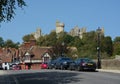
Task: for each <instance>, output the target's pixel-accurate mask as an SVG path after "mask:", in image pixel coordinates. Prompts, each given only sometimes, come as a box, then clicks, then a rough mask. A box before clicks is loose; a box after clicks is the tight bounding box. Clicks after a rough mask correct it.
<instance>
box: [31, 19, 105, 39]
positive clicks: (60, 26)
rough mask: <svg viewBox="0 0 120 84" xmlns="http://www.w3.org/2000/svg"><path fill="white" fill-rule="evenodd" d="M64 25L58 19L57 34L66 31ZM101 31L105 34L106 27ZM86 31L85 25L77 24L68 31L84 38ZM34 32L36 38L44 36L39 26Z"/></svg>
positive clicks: (72, 34)
mask: <svg viewBox="0 0 120 84" xmlns="http://www.w3.org/2000/svg"><path fill="white" fill-rule="evenodd" d="M64 27H65V24H64V23H61V22H60V21H58V20H57V21H56V29H55V32H56V34H59V33H60V32H64ZM101 32H102V34H104V28H102V31H101ZM84 33H86V28H85V27H82V28H79V27H78V26H75V27H74V28H72V29H71V30H70V32H68V34H69V35H71V36H73V37H75V36H78V37H79V38H81V39H82V38H83V34H84ZM32 34H33V36H34V38H35V39H36V40H37V39H38V38H39V37H41V36H42V30H41V29H40V28H37V30H36V32H34V33H32Z"/></svg>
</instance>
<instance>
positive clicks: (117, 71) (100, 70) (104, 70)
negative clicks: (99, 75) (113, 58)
mask: <svg viewBox="0 0 120 84" xmlns="http://www.w3.org/2000/svg"><path fill="white" fill-rule="evenodd" d="M96 70H97V71H99V72H111V73H120V70H110V69H96Z"/></svg>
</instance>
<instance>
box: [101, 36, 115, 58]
mask: <svg viewBox="0 0 120 84" xmlns="http://www.w3.org/2000/svg"><path fill="white" fill-rule="evenodd" d="M101 52H103V53H106V54H107V56H109V57H111V56H112V55H113V43H112V39H111V37H110V36H106V37H104V38H103V39H102V40H101ZM107 56H106V57H107Z"/></svg>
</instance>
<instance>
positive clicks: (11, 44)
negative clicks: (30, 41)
mask: <svg viewBox="0 0 120 84" xmlns="http://www.w3.org/2000/svg"><path fill="white" fill-rule="evenodd" d="M19 44H20V43H19V42H17V43H14V42H13V41H12V40H10V39H8V40H6V41H5V47H8V48H9V47H10V48H19Z"/></svg>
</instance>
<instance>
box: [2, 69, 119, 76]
mask: <svg viewBox="0 0 120 84" xmlns="http://www.w3.org/2000/svg"><path fill="white" fill-rule="evenodd" d="M96 71H98V72H110V73H119V74H120V70H110V69H96ZM4 74H6V73H5V71H4V70H0V75H4Z"/></svg>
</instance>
